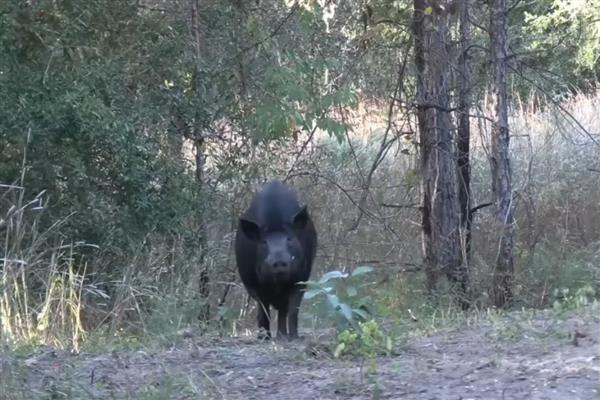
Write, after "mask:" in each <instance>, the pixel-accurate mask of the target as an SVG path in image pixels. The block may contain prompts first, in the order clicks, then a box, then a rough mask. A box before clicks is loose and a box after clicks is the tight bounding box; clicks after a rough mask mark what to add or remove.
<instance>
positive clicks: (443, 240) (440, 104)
mask: <svg viewBox="0 0 600 400" xmlns="http://www.w3.org/2000/svg"><path fill="white" fill-rule="evenodd" d="M443 3H446V2H443ZM448 6H449V4H441V5H440V4H439V2H435V3H434V2H432V3H431V4H429V3H428V2H426V1H424V0H414V17H413V33H414V38H415V64H416V67H417V120H418V125H419V148H420V156H421V166H420V167H421V191H422V197H423V204H422V216H423V220H422V239H423V255H424V262H425V269H426V274H427V288H428V291H429V292H430V293H431V292H433V291H434V290H435V288H436V286H437V281H438V279H439V276H440V274H442V273H446V274H447V276H448V277H449V278H453V277H455V276H456V271H458V270H459V269H460V268H461V266H462V257H461V256H462V252H461V246H460V230H459V227H460V216H459V206H458V196H457V177H456V160H455V158H454V154H455V153H454V149H453V143H452V123H451V119H450V110H449V103H450V96H449V82H450V71H451V65H450V64H451V62H450V56H449V54H448V49H447V47H448V37H449V34H448V25H449V18H448V11H447V10H448V9H449V7H448Z"/></svg>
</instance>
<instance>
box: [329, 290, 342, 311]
mask: <svg viewBox="0 0 600 400" xmlns="http://www.w3.org/2000/svg"><path fill="white" fill-rule="evenodd" d="M327 300H328V301H329V304H331V306H332V307H333V308H334V309H335V310H337V308H338V307H339V305H340V299H339V298H338V297H337V296H336V295H335V294H327Z"/></svg>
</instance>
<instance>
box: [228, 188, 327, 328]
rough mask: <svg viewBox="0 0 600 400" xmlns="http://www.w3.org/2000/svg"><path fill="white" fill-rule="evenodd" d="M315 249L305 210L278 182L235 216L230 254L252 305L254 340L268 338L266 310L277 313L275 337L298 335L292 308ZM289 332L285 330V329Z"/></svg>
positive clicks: (301, 292) (295, 309) (295, 310)
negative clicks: (254, 309)
mask: <svg viewBox="0 0 600 400" xmlns="http://www.w3.org/2000/svg"><path fill="white" fill-rule="evenodd" d="M316 251H317V232H316V230H315V226H314V225H313V222H312V220H311V219H310V216H309V215H308V210H307V208H306V206H303V207H301V206H300V204H299V203H298V199H297V197H296V194H295V193H294V192H293V191H292V190H291V189H290V188H289V187H288V186H286V185H285V184H284V183H282V182H279V181H271V182H268V183H267V184H265V185H264V186H263V188H262V189H261V190H260V191H259V192H258V193H256V194H255V195H254V198H253V199H252V202H251V203H250V207H249V208H248V209H247V210H246V212H245V213H244V214H243V215H242V216H241V217H240V219H239V224H238V230H237V233H236V237H235V256H236V262H237V267H238V271H239V273H240V277H241V279H242V283H243V284H244V286H245V287H246V290H247V291H248V294H249V295H250V296H251V297H252V298H254V299H255V300H256V301H257V303H258V304H257V308H258V314H257V320H258V328H259V337H261V338H264V337H265V335H266V337H267V338H270V337H271V331H270V328H269V321H270V306H273V307H274V308H275V309H276V310H278V312H279V315H278V318H277V334H278V336H281V337H289V338H296V337H298V309H299V308H300V302H301V301H302V296H303V295H304V285H302V284H298V282H301V281H306V280H308V278H309V276H310V271H311V269H312V264H313V261H314V259H315V253H316ZM288 328H289V330H288Z"/></svg>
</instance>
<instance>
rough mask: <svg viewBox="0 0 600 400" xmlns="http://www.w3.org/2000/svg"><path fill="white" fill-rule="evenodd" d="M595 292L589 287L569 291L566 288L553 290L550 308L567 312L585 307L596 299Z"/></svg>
mask: <svg viewBox="0 0 600 400" xmlns="http://www.w3.org/2000/svg"><path fill="white" fill-rule="evenodd" d="M596 295H597V293H596V291H595V290H594V288H592V287H591V286H589V285H586V286H583V287H580V288H578V289H577V290H574V291H573V290H569V289H568V288H555V289H554V290H553V293H552V297H553V298H554V300H553V302H552V308H553V309H554V310H556V311H560V312H562V311H567V310H572V309H575V310H576V309H579V308H581V307H585V306H587V305H588V304H591V302H592V301H593V300H594V299H595V298H596Z"/></svg>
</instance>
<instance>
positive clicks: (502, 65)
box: [490, 0, 514, 307]
mask: <svg viewBox="0 0 600 400" xmlns="http://www.w3.org/2000/svg"><path fill="white" fill-rule="evenodd" d="M491 4H492V5H491V13H490V50H491V55H492V68H493V69H492V71H493V77H492V87H491V96H492V101H493V102H494V108H493V112H494V114H495V115H493V117H492V121H493V122H492V145H491V155H490V164H491V171H492V192H493V195H494V200H495V204H496V210H495V219H496V223H497V224H498V228H499V230H498V231H499V232H500V238H499V244H498V253H497V257H496V265H495V269H494V274H493V282H492V299H493V301H494V304H495V305H496V306H497V307H504V306H506V305H508V304H509V303H510V301H511V300H512V281H513V271H514V265H513V243H514V238H513V236H514V227H513V193H512V183H511V178H512V176H511V169H510V160H509V153H508V151H509V140H510V136H509V129H508V88H507V65H506V62H507V61H506V56H507V53H508V29H507V20H506V14H507V6H506V0H492V3H491Z"/></svg>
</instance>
